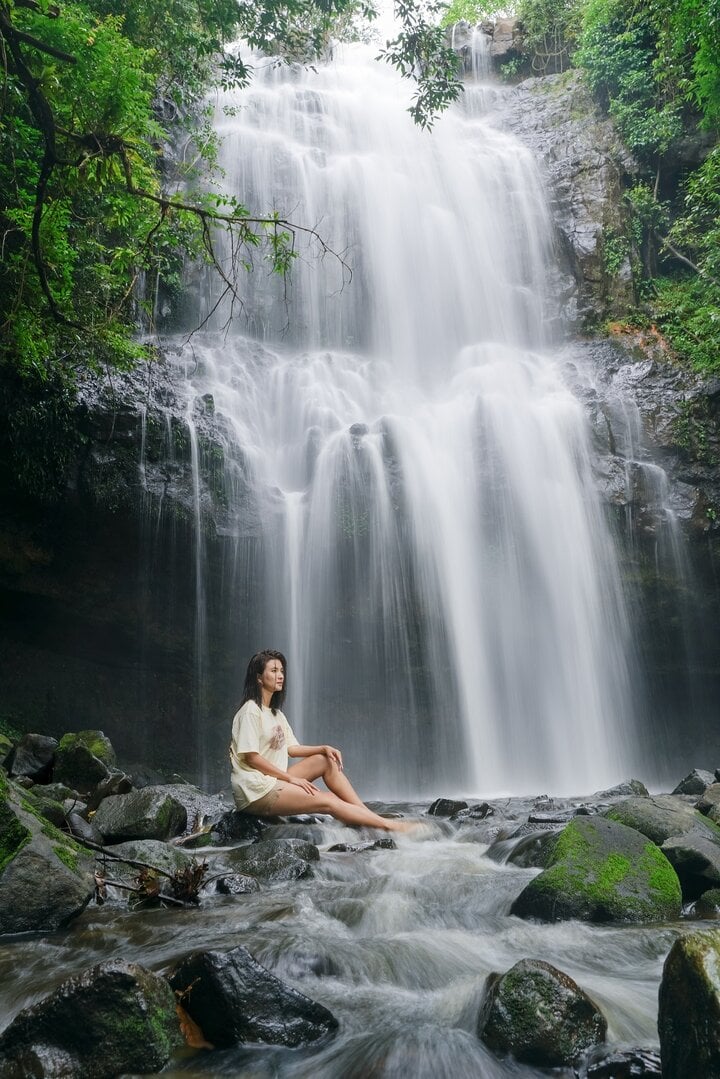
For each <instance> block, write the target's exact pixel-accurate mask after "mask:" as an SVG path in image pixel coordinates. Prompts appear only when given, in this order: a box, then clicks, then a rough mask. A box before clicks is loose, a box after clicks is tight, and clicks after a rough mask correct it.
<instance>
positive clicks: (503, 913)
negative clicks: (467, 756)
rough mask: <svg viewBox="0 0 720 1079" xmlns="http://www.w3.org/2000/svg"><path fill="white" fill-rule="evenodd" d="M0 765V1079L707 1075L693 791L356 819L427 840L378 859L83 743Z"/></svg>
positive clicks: (705, 953)
mask: <svg viewBox="0 0 720 1079" xmlns="http://www.w3.org/2000/svg"><path fill="white" fill-rule="evenodd" d="M5 749H6V750H8V752H7V755H6V757H5V770H3V771H0V783H1V785H2V789H1V791H0V795H1V797H0V842H1V844H2V858H1V859H0V933H1V934H2V935H1V936H0V1022H1V1023H2V1028H3V1029H2V1032H0V1076H2V1077H3V1079H15V1077H21V1076H22V1077H25V1076H36V1077H37V1076H48V1077H50V1076H57V1077H60V1076H73V1077H85V1076H87V1077H100V1076H107V1077H110V1076H116V1075H146V1074H151V1073H155V1072H157V1071H159V1070H162V1071H163V1073H164V1074H167V1075H178V1076H179V1075H196V1076H223V1075H232V1076H243V1077H247V1079H250V1077H252V1079H270V1077H271V1076H273V1077H274V1076H283V1077H285V1076H288V1077H289V1076H292V1077H300V1076H305V1077H309V1076H313V1077H326V1079H339V1077H341V1076H342V1077H343V1079H361V1077H362V1079H365V1077H367V1076H377V1077H388V1079H389V1077H396V1079H401V1077H407V1079H411V1077H412V1079H424V1077H428V1079H429V1077H431V1076H432V1077H433V1079H437V1077H441V1076H448V1077H449V1076H453V1077H458V1076H468V1077H469V1076H488V1077H493V1079H494V1077H497V1079H500V1077H505V1076H527V1077H530V1076H541V1075H544V1074H550V1073H552V1074H553V1075H556V1076H563V1077H568V1079H569V1077H575V1076H578V1077H593V1079H600V1077H616V1079H622V1077H625V1076H628V1077H629V1076H659V1075H661V1074H662V1075H663V1076H664V1077H665V1079H681V1077H682V1079H688V1077H689V1076H690V1075H692V1076H696V1077H699V1076H703V1079H712V1077H713V1076H716V1075H720V1041H719V1040H718V1033H717V1031H718V1024H717V1016H718V1009H719V1008H720V980H719V979H718V975H717V970H718V960H719V958H720V931H718V930H717V928H716V925H717V921H716V919H717V918H718V917H720V828H718V826H717V823H716V822H717V821H718V820H720V783H718V782H717V776H716V774H715V773H714V772H712V771H702V770H697V771H695V772H693V773H692V774H691V775H690V776H688V777H686V778H685V779H684V780H683V781H682V782H681V783H680V784H679V785H678V787H677V789H676V790H675V791H674V792H673V793H672V794H663V795H650V794H649V793H648V792H647V790H646V789H645V788H644V787H643V785H642V784H641V783H640V782H638V781H637V780H632V781H629V782H627V783H624V784H621V785H619V786H618V787H616V788H613V789H612V790H610V791H604V792H597V793H595V794H593V795H592V796H591V797H588V798H579V797H578V798H566V799H559V798H554V799H550V798H547V797H544V796H540V797H537V798H503V799H493V800H492V801H489V802H487V801H480V802H478V801H472V800H467V801H465V800H452V799H438V800H436V801H435V802H434V803H432V804H431V805H428V804H427V803H422V804H408V803H404V804H400V805H398V804H394V805H384V804H380V803H374V805H375V806H376V808H378V809H379V810H380V811H381V812H384V813H392V814H402V815H403V816H410V817H413V818H416V819H418V820H419V821H421V822H422V824H421V827H420V828H419V829H418V830H417V832H416V833H415V834H413V835H407V836H406V835H400V836H397V835H395V836H393V837H392V838H390V837H389V836H388V835H380V834H378V833H370V832H359V831H353V830H350V829H347V828H344V827H343V826H341V825H339V824H338V823H337V822H334V821H331V820H328V819H323V818H316V817H303V818H292V819H287V820H285V819H274V820H273V819H271V820H264V821H258V820H256V819H253V818H250V817H247V816H244V815H241V814H238V813H237V812H236V811H234V810H233V809H232V808H230V805H229V802H228V799H227V797H226V796H224V795H222V794H219V795H207V794H205V793H203V792H202V791H200V790H199V789H198V788H196V787H193V786H192V785H191V784H188V783H185V782H182V781H181V780H180V777H173V781H171V782H167V781H166V779H165V777H161V776H158V775H151V774H145V775H142V774H141V772H140V771H138V772H137V774H136V775H134V776H130V775H128V774H126V773H125V772H123V771H122V770H120V769H118V768H117V767H116V762H115V755H114V751H113V749H112V746H111V745H110V743H109V741H108V740H107V739H106V738H105V737H104V736H103V735H102V734H101V732H97V731H91V732H81V733H79V734H72V735H67V736H65V737H64V738H63V739H62V740H61V741H60V742H59V744H58V743H57V742H56V741H55V740H54V739H50V738H45V737H42V736H37V735H29V736H25V737H24V738H23V739H22V740H21V742H20V743H19V744H17V745H16V746H12V745H10V746H6V747H5ZM8 772H9V774H10V777H9V778H6V775H7V773H8ZM658 992H659V998H658ZM658 999H659V1003H658ZM661 1059H662V1071H661Z"/></svg>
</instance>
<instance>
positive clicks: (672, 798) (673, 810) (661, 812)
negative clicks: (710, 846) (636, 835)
mask: <svg viewBox="0 0 720 1079" xmlns="http://www.w3.org/2000/svg"><path fill="white" fill-rule="evenodd" d="M603 815H604V816H605V817H606V818H607V819H608V820H614V821H618V822H619V823H620V824H625V825H626V826H627V827H628V828H635V829H636V830H637V831H638V832H642V834H643V835H646V836H647V837H648V839H651V840H652V841H653V843H657V845H658V846H660V845H661V844H662V843H664V842H665V840H666V839H669V838H670V837H671V836H678V835H686V834H687V833H688V832H691V831H695V830H697V829H700V834H704V835H710V834H713V830H712V826H711V825H708V822H707V820H706V819H705V818H704V817H703V816H702V815H701V814H700V813H698V812H697V810H695V809H694V808H693V807H692V806H691V805H688V803H687V802H685V801H683V799H682V798H680V797H678V796H677V795H672V794H656V795H653V796H652V797H650V798H626V799H625V800H624V801H622V802H618V803H617V804H616V805H614V806H611V807H610V809H608V810H606V811H605V813H604V814H603Z"/></svg>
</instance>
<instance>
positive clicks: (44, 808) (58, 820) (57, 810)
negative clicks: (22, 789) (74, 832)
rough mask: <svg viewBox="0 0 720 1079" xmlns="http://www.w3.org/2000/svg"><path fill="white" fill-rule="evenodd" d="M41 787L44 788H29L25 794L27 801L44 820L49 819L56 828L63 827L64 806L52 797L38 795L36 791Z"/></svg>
mask: <svg viewBox="0 0 720 1079" xmlns="http://www.w3.org/2000/svg"><path fill="white" fill-rule="evenodd" d="M43 789H44V788H42V787H39V788H35V789H34V790H29V791H28V792H27V795H26V797H27V799H28V802H29V803H30V804H31V805H32V806H33V808H34V809H36V810H37V812H38V813H39V814H40V815H41V816H42V817H44V818H45V820H49V821H50V823H51V824H54V825H55V827H56V828H64V827H65V806H64V805H63V804H62V803H60V802H56V801H55V800H54V798H43V797H42V796H38V794H37V793H36V792H37V791H38V790H43Z"/></svg>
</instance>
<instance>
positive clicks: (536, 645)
mask: <svg viewBox="0 0 720 1079" xmlns="http://www.w3.org/2000/svg"><path fill="white" fill-rule="evenodd" d="M376 52H377V46H376V45H371V46H364V45H355V46H346V47H343V48H342V49H341V50H339V51H338V53H337V55H336V56H335V58H334V59H333V61H332V62H330V63H327V64H323V65H319V66H318V67H317V69H316V70H304V69H301V68H299V67H294V66H292V67H288V66H284V65H276V64H273V63H271V62H269V61H258V62H257V67H256V72H255V77H254V80H253V83H252V85H251V86H250V87H249V89H247V90H246V91H244V92H242V93H240V94H237V95H234V96H232V97H231V96H230V95H226V96H225V97H224V98H223V99H222V100H221V102H220V103H219V106H218V112H217V125H218V129H219V131H220V134H221V135H222V138H223V149H222V165H223V168H224V170H225V176H224V178H223V181H222V186H223V187H224V188H226V189H229V190H230V191H232V193H234V194H235V195H237V197H238V198H240V199H241V201H243V202H244V203H245V205H247V206H248V208H249V209H250V211H251V212H252V213H257V214H264V213H266V212H267V210H268V209H275V210H277V211H278V212H279V213H280V214H281V215H282V216H284V217H288V218H291V219H292V220H293V221H295V222H298V223H300V224H302V225H304V226H309V227H311V228H313V229H315V230H317V233H318V234H319V236H321V237H322V240H323V241H324V243H325V244H327V246H328V249H329V250H328V251H325V252H324V253H323V249H322V248H321V246H320V244H319V243H318V241H317V239H316V238H315V237H313V235H312V234H309V233H304V232H298V233H297V235H296V243H297V250H298V254H299V257H298V259H297V260H296V261H295V263H294V265H293V269H292V273H291V276H290V279H289V280H286V281H284V280H282V279H279V278H277V277H276V276H273V275H271V274H270V273H269V272H268V269H267V266H266V264H264V263H263V261H262V256H261V255H260V254H258V255H257V257H256V259H255V267H254V272H253V273H252V274H250V275H249V276H248V278H247V297H246V301H245V306H244V309H243V310H241V309H239V308H238V307H237V306H235V308H234V309H233V310H231V309H230V306H229V304H228V302H227V301H224V302H223V303H221V304H220V305H219V307H218V308H217V310H215V311H214V313H213V314H212V315H211V317H210V320H209V322H208V323H207V326H206V328H205V330H204V331H203V332H202V333H200V334H196V335H195V336H194V337H193V338H192V341H191V344H190V345H188V346H187V350H188V351H191V355H192V362H193V364H195V365H196V366H195V367H193V373H192V376H191V377H192V381H193V386H194V389H195V392H196V394H197V395H198V396H203V395H207V394H210V395H212V399H213V401H214V408H215V411H216V414H217V415H218V416H220V417H222V418H223V422H224V423H225V426H226V429H227V444H226V447H225V462H224V467H225V492H226V497H227V500H228V518H229V519H230V520H231V522H232V525H231V526H230V528H229V530H230V531H231V533H232V534H233V535H234V536H235V543H234V548H233V549H234V552H235V554H234V562H233V565H231V566H228V567H226V572H227V574H228V579H229V580H232V581H235V582H237V581H247V580H252V581H253V582H254V584H255V587H256V592H257V598H256V599H255V600H254V603H255V607H254V609H253V611H252V612H250V615H249V616H248V612H247V611H245V612H244V613H243V617H244V618H245V620H246V621H248V622H249V623H250V625H251V632H250V633H249V635H248V641H247V646H248V651H254V650H255V649H257V648H260V647H276V648H280V649H282V650H283V651H284V652H285V653H286V654H287V656H288V659H289V697H288V701H287V709H286V710H287V714H288V718H289V719H290V721H291V723H292V724H293V726H294V729H295V731H296V733H297V734H298V737H299V738H300V739H301V740H302V741H305V742H308V743H317V742H326V741H330V742H334V743H336V744H338V745H340V746H341V747H342V748H343V751H344V753H345V756H346V759H347V760H348V761H349V762H350V763H351V768H352V774H353V778H354V779H355V780H357V783H358V784H359V786H360V788H361V789H362V791H363V793H364V794H366V795H367V796H370V795H372V794H383V795H384V796H385V797H393V798H398V797H403V796H419V795H426V796H430V795H434V794H437V793H453V794H458V795H459V794H467V795H472V794H475V795H479V794H485V795H490V794H493V793H494V794H497V793H501V792H510V791H513V792H518V791H533V790H534V791H545V792H568V791H569V790H570V789H573V790H575V791H580V790H583V791H590V790H593V789H598V788H600V787H601V786H604V785H608V784H610V783H612V782H615V781H616V780H618V779H619V778H622V777H623V776H624V775H625V774H627V773H628V772H629V770H630V769H631V768H632V767H633V763H634V758H633V750H634V747H633V742H632V729H633V715H632V711H633V704H632V701H633V693H632V691H631V682H632V650H631V645H630V638H631V632H630V626H629V621H628V615H627V612H626V610H625V606H624V602H623V596H622V591H621V588H620V585H619V575H618V569H617V564H616V558H615V554H614V551H613V544H612V540H611V537H610V535H609V532H608V528H607V525H606V522H605V520H604V517H603V512H602V508H601V505H600V502H599V499H598V496H597V494H596V492H595V490H594V486H593V480H592V475H591V450H590V444H589V435H588V429H587V422H586V417H585V414H584V411H583V408H582V406H581V404H580V403H579V401H578V400H576V398H575V397H574V396H573V394H572V392H571V390H570V389H569V387H568V385H567V384H566V381H565V379H564V376H563V364H564V362H565V360H566V359H567V353H564V354H563V355H561V353H560V350H559V349H558V347H557V341H556V334H557V313H556V309H555V306H554V305H553V302H552V300H553V298H552V295H549V294H548V293H549V292H550V290H549V289H548V287H547V282H548V280H549V279H550V278H551V277H552V269H553V265H554V263H553V259H554V255H553V250H552V239H551V236H552V234H551V228H550V222H549V216H548V209H547V202H546V193H545V190H544V187H543V183H542V179H541V177H540V175H539V173H538V169H537V166H536V163H535V162H534V160H533V158H532V156H531V154H530V153H529V152H528V151H527V150H526V149H524V148H523V146H522V145H521V144H520V143H519V142H518V141H517V140H516V139H515V138H513V137H511V136H509V135H508V134H506V133H504V132H503V131H502V130H500V129H498V127H496V126H494V124H493V108H494V101H495V98H496V96H497V91H496V90H495V89H493V87H492V86H491V85H489V84H488V83H487V81H486V80H485V79H484V77H483V75H482V62H481V60H480V61H479V62H476V68H475V70H476V74H477V73H478V71H479V73H480V77H478V78H476V79H474V80H472V81H470V82H469V83H468V85H467V87H466V92H465V94H464V97H463V101H462V102H461V103H460V105H458V106H457V107H454V108H453V109H451V110H450V111H449V112H448V113H447V114H445V115H444V116H442V117H441V118H440V119H439V121H438V122H437V124H436V127H435V129H434V130H433V132H432V133H431V134H430V133H428V132H423V131H420V130H418V129H417V128H416V127H414V126H413V124H412V121H411V119H410V117H409V115H408V113H407V111H406V109H407V105H408V96H409V87H408V84H407V83H406V82H403V81H402V80H400V79H399V78H398V77H397V75H396V74H395V73H394V72H393V71H392V70H391V69H389V68H388V67H386V66H384V65H381V64H378V63H376V62H374V60H373V57H374V55H375V54H376ZM228 106H231V108H230V109H228ZM333 252H334V253H333ZM223 257H224V258H225V259H227V260H231V259H232V257H233V252H232V251H230V250H229V249H228V248H227V247H225V248H224V249H223ZM244 284H245V283H244ZM214 288H215V290H217V284H216V285H215V286H214ZM217 297H218V293H217V291H213V289H212V288H209V290H208V295H207V296H206V298H205V300H204V304H205V307H204V312H203V313H204V314H205V315H208V314H210V312H212V311H213V309H214V307H215V305H216V303H217ZM231 316H232V317H231ZM229 319H230V321H229V322H228V320H229ZM188 351H186V355H187V354H188ZM248 491H249V492H250V494H249V496H248V494H247V492H248ZM241 494H242V497H241ZM248 499H249V502H250V503H251V512H250V510H249V508H248V507H249V502H248ZM233 507H236V509H235V510H234V509H233ZM249 518H251V519H252V524H250V523H249ZM198 576H199V579H200V578H201V577H202V567H200V566H199V567H198ZM231 594H232V595H233V596H235V597H236V598H235V600H234V602H237V603H238V604H242V602H243V600H242V596H241V595H240V593H239V592H238V591H237V590H236V591H235V592H232V593H231V591H230V590H228V595H231ZM199 624H200V623H199ZM199 654H200V655H202V663H203V667H204V669H207V670H211V669H212V656H208V655H207V654H206V652H205V650H204V649H203V647H202V644H201V645H200V646H199ZM245 659H246V656H242V657H238V667H239V673H238V679H239V680H240V678H241V671H240V667H241V666H242V665H243V663H244V661H245ZM217 722H218V723H225V724H227V723H229V717H217Z"/></svg>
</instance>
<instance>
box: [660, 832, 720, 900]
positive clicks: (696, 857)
mask: <svg viewBox="0 0 720 1079" xmlns="http://www.w3.org/2000/svg"><path fill="white" fill-rule="evenodd" d="M660 849H661V850H662V852H663V854H665V855H666V857H667V859H668V861H669V862H670V863H671V864H672V866H673V867H674V869H675V872H676V873H677V875H678V877H679V878H680V884H681V886H682V893H683V899H685V900H692V899H697V898H698V896H700V895H702V893H703V892H705V891H707V890H708V888H710V887H713V886H719V885H720V836H719V837H718V838H717V839H716V838H714V837H708V836H705V835H698V834H697V833H696V832H686V833H685V835H681V836H671V838H670V839H666V840H665V842H664V843H663V844H662V846H661V848H660Z"/></svg>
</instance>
